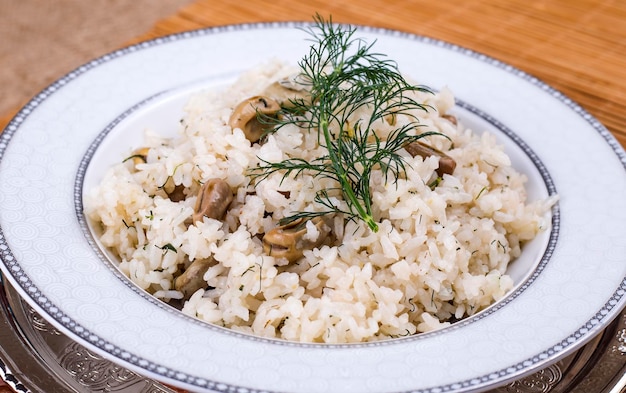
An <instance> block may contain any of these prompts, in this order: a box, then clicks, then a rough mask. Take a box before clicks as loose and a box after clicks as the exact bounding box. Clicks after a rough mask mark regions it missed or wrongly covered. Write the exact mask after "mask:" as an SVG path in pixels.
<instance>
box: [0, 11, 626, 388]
mask: <svg viewBox="0 0 626 393" xmlns="http://www.w3.org/2000/svg"><path fill="white" fill-rule="evenodd" d="M297 26H299V25H297V24H292V23H279V24H261V25H238V26H229V27H221V28H215V29H208V30H200V31H195V32H189V33H183V34H179V35H174V36H170V37H166V38H162V39H157V40H154V41H149V42H146V43H142V44H139V45H136V46H132V47H129V48H126V49H122V50H120V51H117V52H114V53H112V54H109V55H106V56H103V57H101V58H98V59H96V60H94V61H92V62H90V63H88V64H86V65H84V66H82V67H80V68H78V69H77V70H75V71H74V72H71V73H70V74H68V75H66V76H64V77H63V78H61V79H60V80H58V81H57V82H55V83H54V84H52V85H51V86H50V87H48V88H47V89H45V90H44V91H43V92H41V93H40V94H39V95H37V96H36V97H35V98H34V99H33V100H32V101H31V102H30V103H29V104H28V105H26V107H24V109H22V111H21V112H20V113H19V114H18V115H17V116H16V117H15V118H14V119H13V121H12V122H11V123H10V124H9V125H8V127H7V128H6V130H5V131H4V132H3V133H2V135H1V136H0V204H1V209H0V229H1V232H0V255H1V257H2V262H3V263H2V264H1V265H0V267H2V272H3V274H4V275H6V277H7V278H8V280H9V281H10V282H11V284H12V285H13V286H14V287H15V288H16V289H17V290H18V291H19V292H20V294H21V295H22V296H23V297H24V298H25V299H26V300H27V301H28V302H29V303H30V304H31V305H32V306H33V307H34V308H35V309H36V310H37V311H38V312H40V313H41V314H42V315H44V316H45V317H46V318H47V319H48V320H49V321H50V322H51V323H52V324H54V325H55V326H56V327H57V328H59V329H60V330H61V331H63V332H64V333H66V334H67V335H69V336H70V337H72V338H73V339H75V340H77V341H78V342H80V343H81V344H83V345H85V346H87V347H88V348H90V349H91V350H93V351H96V352H97V353H99V354H101V355H102V356H104V357H106V358H109V359H111V360H113V361H115V362H118V363H120V364H122V365H124V366H126V367H128V368H131V369H133V370H135V371H137V372H139V373H142V374H145V375H147V376H149V377H152V378H155V379H158V380H161V381H165V382H167V383H170V384H173V385H176V386H179V387H183V388H188V389H192V390H197V391H228V392H239V391H242V392H256V391H270V392H288V391H293V392H305V391H306V392H322V391H333V392H338V391H341V392H383V391H392V392H397V391H418V392H430V393H434V392H452V391H480V390H484V389H487V388H490V387H493V386H496V385H500V384H503V383H505V382H506V381H509V380H512V379H517V378H519V377H521V376H522V375H525V374H528V373H530V372H532V371H536V370H537V369H539V368H542V367H545V366H546V365H547V364H548V363H550V362H553V361H556V360H557V359H559V358H560V357H563V356H565V355H566V354H567V353H569V352H570V351H572V350H574V349H576V348H579V347H580V346H582V345H583V344H584V343H585V342H587V341H588V340H589V339H591V338H592V337H593V336H594V335H595V334H597V333H598V332H599V331H601V330H602V329H603V327H604V326H606V325H607V324H608V323H609V322H610V321H611V320H612V319H613V318H614V317H615V316H617V315H618V313H619V312H620V310H621V309H622V308H623V306H624V305H625V304H626V296H625V294H626V225H625V224H624V223H626V198H624V196H625V195H626V170H625V168H626V154H625V153H624V150H623V149H622V148H621V147H620V145H619V144H618V143H617V142H616V140H615V139H614V138H613V137H612V136H611V135H610V134H609V133H608V131H607V130H606V129H605V128H604V127H603V126H602V125H601V124H600V123H599V122H597V120H595V119H594V118H593V117H592V116H590V115H589V114H588V113H587V112H585V111H584V110H583V109H581V108H580V107H579V106H578V105H576V104H575V103H573V102H572V101H570V100H569V99H567V98H566V97H564V96H563V95H562V94H560V93H559V92H557V91H555V90H554V89H552V88H550V87H548V86H546V85H545V84H543V83H542V82H540V81H538V80H537V79H535V78H533V77H531V76H529V75H527V74H525V73H523V72H521V71H519V70H517V69H515V68H513V67H511V66H509V65H506V64H503V63H501V62H498V61H496V60H494V59H491V58H489V57H486V56H483V55H481V54H478V53H475V52H472V51H469V50H466V49H463V48H460V47H457V46H453V45H450V44H446V43H443V42H440V41H436V40H432V39H428V38H424V37H417V36H413V35H409V34H405V33H400V32H395V31H388V30H381V29H374V28H367V27H361V28H359V30H358V34H357V35H358V36H360V37H363V38H365V39H366V40H368V41H370V42H371V41H372V40H374V39H376V40H378V42H377V44H376V49H377V51H379V52H382V53H386V54H388V55H389V57H390V58H392V59H395V60H396V61H397V62H398V64H399V66H400V69H401V70H402V71H403V72H404V73H406V74H408V75H410V76H412V77H413V78H416V79H417V80H419V81H420V82H421V83H424V84H426V85H429V86H431V87H432V88H435V89H439V88H441V87H443V86H449V87H450V88H451V89H452V91H453V92H454V93H455V95H456V96H457V97H458V98H459V99H460V100H462V102H463V103H467V104H462V105H460V107H459V108H457V111H458V113H459V114H460V115H461V116H464V118H466V119H467V120H468V121H469V122H470V123H471V124H474V125H475V126H484V128H486V129H488V130H491V131H493V132H495V133H497V134H498V138H499V140H500V141H501V142H502V143H504V144H505V146H506V147H507V150H508V151H509V152H510V153H511V154H512V155H513V156H514V159H515V165H516V166H517V167H518V168H520V169H521V170H523V171H525V172H527V173H529V176H530V177H531V195H532V196H546V195H548V194H551V193H554V192H557V193H558V194H559V195H560V197H561V200H560V202H559V205H558V209H555V211H554V213H555V214H554V216H553V228H552V229H551V231H550V232H548V233H547V234H546V235H544V236H542V237H540V238H539V239H538V241H537V242H535V243H534V244H535V245H534V246H533V247H534V248H533V249H532V250H526V251H528V253H527V254H526V256H525V258H527V259H526V262H523V264H524V267H523V268H522V269H520V270H519V271H518V272H516V273H515V275H516V280H517V282H518V286H517V288H516V290H515V291H514V292H513V293H512V294H511V295H509V296H508V297H506V298H505V299H504V300H503V301H501V302H500V303H498V304H497V305H496V306H494V307H491V308H489V309H488V310H486V311H485V312H482V313H480V314H479V315H477V316H476V317H473V318H470V319H468V320H465V321H462V322H460V323H457V324H454V325H453V326H452V327H450V328H446V329H443V330H440V331H438V332H434V333H429V334H422V335H418V336H415V337H408V338H404V339H397V340H391V341H387V342H381V343H375V344H355V345H335V346H330V345H304V344H295V343H286V342H282V341H276V340H265V339H259V338H253V337H250V336H245V335H241V334H237V333H234V332H232V331H228V330H225V329H221V328H217V327H214V326H211V325H209V324H206V323H202V322H199V321H196V320H194V319H192V318H189V317H186V316H184V315H182V314H181V313H180V312H178V311H176V310H174V309H173V308H171V307H169V306H167V305H164V304H163V303H161V302H159V301H157V300H154V299H152V298H151V297H149V296H147V295H145V294H144V293H143V292H142V291H140V290H138V289H137V288H136V287H135V286H134V285H133V284H131V283H129V281H128V280H126V279H125V278H124V277H123V276H122V275H121V274H120V273H119V272H118V271H117V270H116V269H115V268H114V267H113V265H112V264H111V263H109V262H108V261H107V259H106V257H105V256H104V254H103V253H101V252H100V250H99V249H98V246H97V244H96V243H95V242H94V241H93V239H92V238H91V236H90V234H89V230H88V228H87V226H86V224H85V222H84V218H83V216H82V213H81V207H82V192H83V186H84V187H88V186H89V185H90V184H92V183H93V182H95V181H96V180H97V177H98V173H101V170H102V168H104V167H105V166H106V165H108V164H109V163H110V162H114V161H116V160H118V159H119V158H120V155H117V156H116V154H118V153H119V152H120V151H124V152H126V151H127V149H128V146H130V144H133V143H134V142H136V141H139V139H138V138H140V135H141V134H140V132H141V130H140V129H139V130H137V129H138V128H140V127H134V126H136V125H144V124H145V125H147V124H151V125H154V126H155V127H157V128H158V129H160V130H163V131H164V132H165V131H166V130H167V124H168V122H170V121H176V120H177V119H178V116H179V113H178V109H177V108H179V106H180V103H181V102H182V100H184V97H185V96H186V95H187V94H189V92H191V91H194V90H196V89H198V88H199V87H206V86H215V85H220V84H223V83H224V82H227V81H230V80H232V79H233V78H234V77H235V76H236V75H238V74H239V73H240V72H242V71H245V70H247V69H249V68H250V67H252V66H254V65H256V64H258V63H261V62H263V61H264V60H267V59H269V58H272V57H275V58H280V59H283V60H286V61H290V62H294V63H295V62H296V61H297V60H299V59H300V58H301V57H302V55H304V54H305V53H306V51H307V49H308V44H307V43H306V41H305V38H306V36H305V34H304V33H303V32H301V31H300V30H298V29H297V28H296V27H297ZM133 130H135V131H133ZM83 183H84V184H83ZM526 251H525V252H526ZM529 268H530V270H528V269H529Z"/></svg>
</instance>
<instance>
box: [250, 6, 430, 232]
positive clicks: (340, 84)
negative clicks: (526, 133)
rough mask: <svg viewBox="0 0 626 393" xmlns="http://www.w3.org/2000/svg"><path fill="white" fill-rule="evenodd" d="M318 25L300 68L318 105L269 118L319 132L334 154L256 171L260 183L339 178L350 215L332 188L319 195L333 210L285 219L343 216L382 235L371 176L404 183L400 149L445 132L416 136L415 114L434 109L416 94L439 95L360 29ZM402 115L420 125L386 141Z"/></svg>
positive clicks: (303, 104) (294, 106)
mask: <svg viewBox="0 0 626 393" xmlns="http://www.w3.org/2000/svg"><path fill="white" fill-rule="evenodd" d="M314 20H315V24H314V25H313V26H312V27H310V28H307V29H305V31H307V32H308V33H309V35H310V39H311V42H312V44H311V47H310V50H309V53H308V54H307V55H305V56H304V57H303V58H302V60H301V61H300V62H299V63H298V65H299V66H300V74H299V75H298V76H297V78H296V80H297V81H298V83H299V84H301V85H303V86H305V88H306V89H307V90H308V92H309V93H310V99H308V100H302V99H294V100H292V101H291V102H290V108H289V110H285V111H283V112H281V115H280V116H277V117H276V118H275V119H265V120H267V121H274V122H275V124H274V130H277V129H279V128H280V127H283V126H285V125H288V124H295V125H297V126H298V127H300V128H304V129H307V130H309V131H311V132H316V133H317V137H318V142H319V144H320V145H321V146H323V147H324V148H326V150H327V154H325V155H324V156H323V157H320V158H318V159H316V160H314V161H313V162H308V161H306V160H303V159H299V158H290V159H287V160H284V161H281V162H276V163H273V162H267V161H262V162H261V165H259V167H257V168H253V169H252V170H251V171H250V173H251V175H252V176H253V177H255V178H256V180H257V181H262V180H263V179H265V178H267V177H268V176H270V175H271V174H273V173H276V172H280V173H281V174H282V176H283V179H284V178H287V177H288V176H299V175H301V174H303V173H307V174H311V175H313V176H315V177H318V176H323V177H328V178H331V179H333V180H335V181H336V182H337V183H338V184H339V188H340V191H341V192H340V193H341V195H342V197H343V199H344V201H345V202H346V206H347V209H341V208H339V207H338V206H336V204H333V200H332V198H331V196H330V195H329V194H328V192H327V191H326V190H324V191H320V192H318V194H317V195H316V197H315V202H316V203H318V204H319V205H320V206H321V207H322V208H323V209H325V210H322V211H319V212H296V213H295V214H294V215H293V216H290V217H286V218H285V219H284V221H287V222H288V221H294V220H297V219H300V218H312V217H315V216H319V215H324V214H329V213H339V214H343V215H345V216H346V218H347V219H348V220H362V221H364V222H365V223H366V224H367V225H368V227H369V228H370V229H371V230H372V231H377V230H378V224H377V222H376V219H375V218H374V217H373V213H372V197H371V187H370V177H371V174H372V172H373V171H374V170H377V169H381V170H382V171H383V173H384V175H385V180H386V181H391V182H396V181H397V180H398V178H400V177H401V176H403V175H404V173H405V170H406V163H405V162H404V159H403V158H402V156H401V155H400V154H399V153H398V151H399V150H400V149H402V148H403V146H405V145H406V144H407V143H411V142H413V141H415V140H417V139H420V138H423V137H425V136H428V135H433V134H438V133H436V132H425V133H416V129H417V128H419V127H421V125H420V124H418V119H417V118H416V117H415V116H414V115H412V113H414V112H415V110H420V111H427V110H428V109H429V107H428V106H426V105H424V104H421V103H419V102H417V101H416V100H415V99H414V98H412V96H413V95H414V93H415V92H426V93H432V92H431V91H430V90H429V89H428V88H426V87H424V86H415V85H411V84H410V83H408V82H407V81H406V80H405V78H404V77H403V76H402V75H401V74H400V72H399V71H398V67H397V64H396V63H395V62H394V61H392V60H390V59H388V58H387V57H386V56H385V55H383V54H380V53H376V52H374V51H373V46H374V43H371V44H368V43H366V42H365V41H364V40H362V39H359V38H356V37H355V33H356V29H355V28H354V27H351V26H343V25H336V24H334V23H333V22H332V20H331V19H329V20H328V21H325V20H324V19H323V18H322V17H320V16H319V15H316V16H315V18H314ZM363 108H367V110H368V112H369V113H371V114H370V115H369V116H368V117H367V118H365V119H361V120H358V121H357V122H356V124H350V119H351V118H353V117H354V116H355V114H356V113H357V112H358V111H360V110H362V109H363ZM398 115H407V116H409V118H413V119H414V120H415V121H413V122H411V123H410V124H404V125H402V126H400V127H398V128H397V129H394V130H393V131H392V132H390V133H389V134H388V135H387V136H386V137H385V138H384V140H383V138H381V137H380V136H379V135H378V134H377V131H376V126H375V125H376V124H377V123H380V122H381V121H384V120H385V119H387V118H388V117H395V116H398ZM438 135H440V134H438Z"/></svg>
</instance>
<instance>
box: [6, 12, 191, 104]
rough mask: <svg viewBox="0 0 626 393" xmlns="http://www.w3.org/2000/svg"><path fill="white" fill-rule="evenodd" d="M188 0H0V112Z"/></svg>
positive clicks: (150, 24)
mask: <svg viewBox="0 0 626 393" xmlns="http://www.w3.org/2000/svg"><path fill="white" fill-rule="evenodd" d="M191 2H192V0H52V1H51V0H0V90H1V91H2V93H1V94H0V116H2V115H4V114H6V113H7V112H9V111H13V110H15V109H18V107H20V106H22V105H23V104H25V103H26V102H27V101H28V100H29V99H30V98H32V97H33V96H34V95H35V94H37V93H38V92H39V91H40V90H42V89H43V88H45V87H46V86H47V85H48V84H50V83H52V82H54V81H55V80H57V79H58V78H60V77H61V76H63V75H64V74H66V73H67V72H69V71H71V70H73V69H74V68H76V67H78V66H80V65H81V64H83V63H85V62H87V61H89V60H91V59H93V58H95V57H99V56H101V55H103V54H105V53H107V52H110V51H113V50H115V49H117V48H119V47H120V45H123V44H125V43H128V42H130V40H132V39H133V38H134V37H137V36H139V35H141V34H143V33H145V32H147V31H148V30H150V29H151V28H152V27H153V26H154V24H155V23H156V22H158V21H159V20H161V19H162V18H165V17H167V16H169V15H172V14H174V13H175V12H176V11H177V10H178V9H179V8H181V7H183V6H185V5H187V4H189V3H191Z"/></svg>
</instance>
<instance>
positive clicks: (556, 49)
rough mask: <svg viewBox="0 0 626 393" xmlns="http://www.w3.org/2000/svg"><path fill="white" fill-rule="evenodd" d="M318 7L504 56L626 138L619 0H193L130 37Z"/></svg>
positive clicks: (624, 44) (275, 17) (623, 11)
mask: <svg viewBox="0 0 626 393" xmlns="http://www.w3.org/2000/svg"><path fill="white" fill-rule="evenodd" d="M315 13H320V14H321V15H322V16H325V17H326V16H332V18H333V20H334V21H336V22H347V23H354V24H361V25H371V26H376V27H383V28H390V29H396V30H401V31H405V32H410V33H415V34H419V35H425V36H429V37H432V38H437V39H440V40H444V41H447V42H450V43H454V44H457V45H460V46H463V47H466V48H469V49H472V50H474V51H477V52H481V53H484V54H486V55H488V56H491V57H493V58H496V59H498V60H501V61H503V62H506V63H509V64H511V65H513V66H515V67H517V68H519V69H521V70H523V71H525V72H527V73H529V74H531V75H533V76H535V77H537V78H539V79H540V80H542V81H544V82H546V83H547V84H549V85H551V86H552V87H554V88H556V89H558V90H559V91H561V92H562V93H564V94H565V95H567V96H568V97H570V98H571V99H572V100H574V101H575V102H577V103H578V104H580V105H581V106H582V107H583V108H585V109H586V110H587V111H588V112H589V113H591V114H592V115H593V116H595V117H596V118H597V119H598V120H599V121H600V122H602V123H603V124H604V125H605V126H606V127H607V128H608V129H609V131H611V132H612V133H613V135H615V136H616V138H617V139H618V140H619V142H620V143H621V144H622V146H626V88H625V84H626V2H624V1H622V0H605V1H601V0H600V1H598V0H552V1H550V0H543V1H542V0H474V1H460V0H451V1H450V0H449V1H433V0H408V1H401V0H389V1H383V0H348V1H335V0H308V1H290V0H273V1H270V0H254V1H251V0H239V1H232V0H197V1H196V2H194V3H192V4H190V5H189V6H187V7H184V8H182V9H181V10H180V11H179V12H178V13H176V14H175V15H172V16H171V17H168V18H166V19H164V20H162V21H160V22H159V23H157V24H156V25H155V26H154V28H153V29H152V30H150V31H149V32H147V33H146V34H145V35H142V36H140V37H138V38H137V39H136V40H134V41H133V42H137V41H141V40H145V39H151V38H156V37H159V36H163V35H167V34H172V33H178V32H182V31H185V30H192V29H198V28H204V27H211V26H220V25H226V24H239V23H253V22H265V21H285V20H295V21H311V20H312V16H313V15H314V14H315ZM127 44H128V43H127ZM511 94H515V92H511ZM8 120H10V116H5V117H4V118H3V119H0V125H1V124H2V121H4V123H6V122H8Z"/></svg>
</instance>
